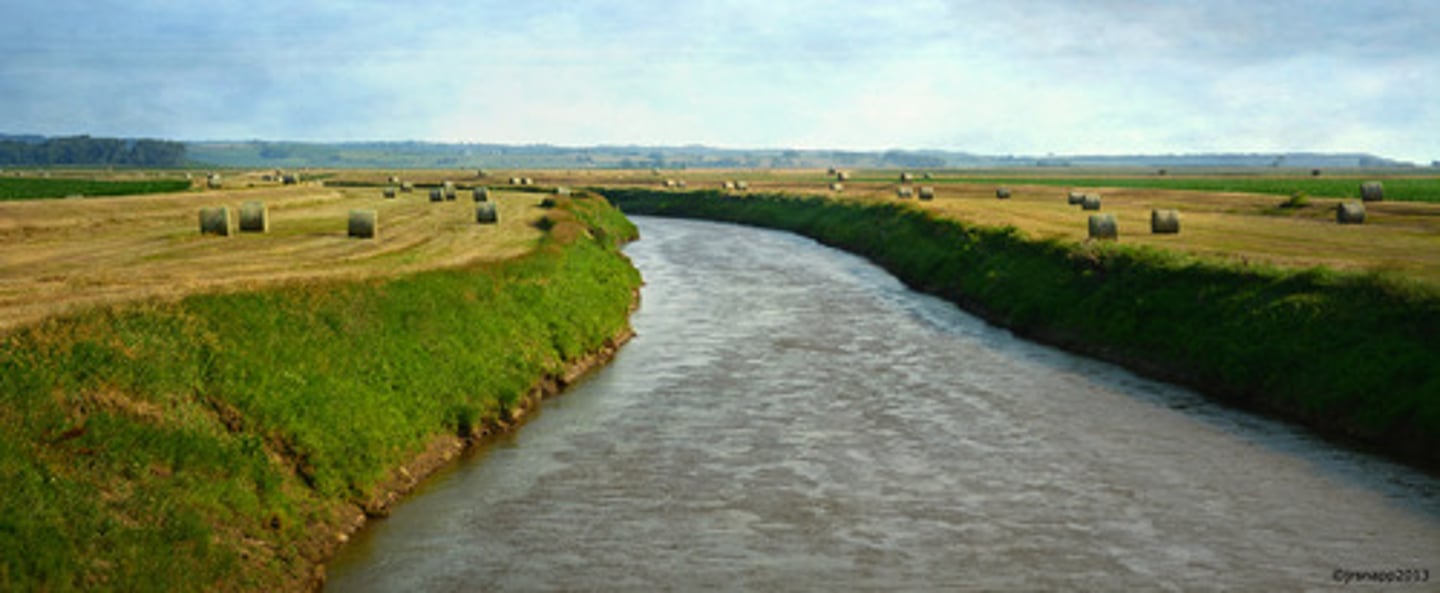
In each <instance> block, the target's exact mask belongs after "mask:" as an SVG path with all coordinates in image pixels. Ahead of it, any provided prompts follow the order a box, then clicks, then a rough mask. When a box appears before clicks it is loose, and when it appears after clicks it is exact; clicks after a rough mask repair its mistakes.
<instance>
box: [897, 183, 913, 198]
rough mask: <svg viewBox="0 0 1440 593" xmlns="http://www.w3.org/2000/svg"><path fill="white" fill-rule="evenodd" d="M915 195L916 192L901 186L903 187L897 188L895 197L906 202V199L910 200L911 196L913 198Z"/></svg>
mask: <svg viewBox="0 0 1440 593" xmlns="http://www.w3.org/2000/svg"><path fill="white" fill-rule="evenodd" d="M913 195H915V190H913V189H910V188H909V187H906V186H901V187H897V188H895V197H897V198H900V199H902V200H904V199H906V198H909V197H910V196H913Z"/></svg>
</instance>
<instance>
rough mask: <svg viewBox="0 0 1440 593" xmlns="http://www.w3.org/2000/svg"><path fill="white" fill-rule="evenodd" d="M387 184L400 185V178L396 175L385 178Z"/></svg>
mask: <svg viewBox="0 0 1440 593" xmlns="http://www.w3.org/2000/svg"><path fill="white" fill-rule="evenodd" d="M385 183H400V178H399V177H396V176H394V175H391V176H389V177H386V178H385Z"/></svg>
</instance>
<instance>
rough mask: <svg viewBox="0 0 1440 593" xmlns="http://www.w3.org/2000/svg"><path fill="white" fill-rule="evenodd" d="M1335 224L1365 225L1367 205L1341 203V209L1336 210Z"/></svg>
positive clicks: (1361, 203) (1362, 203)
mask: <svg viewBox="0 0 1440 593" xmlns="http://www.w3.org/2000/svg"><path fill="white" fill-rule="evenodd" d="M1335 222H1338V223H1340V224H1364V223H1365V203H1364V202H1341V203H1340V207H1339V208H1336V209H1335Z"/></svg>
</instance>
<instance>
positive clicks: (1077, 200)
mask: <svg viewBox="0 0 1440 593" xmlns="http://www.w3.org/2000/svg"><path fill="white" fill-rule="evenodd" d="M1084 203H1085V194H1082V193H1080V192H1078V191H1072V192H1070V198H1069V204H1070V205H1071V206H1079V205H1081V204H1084Z"/></svg>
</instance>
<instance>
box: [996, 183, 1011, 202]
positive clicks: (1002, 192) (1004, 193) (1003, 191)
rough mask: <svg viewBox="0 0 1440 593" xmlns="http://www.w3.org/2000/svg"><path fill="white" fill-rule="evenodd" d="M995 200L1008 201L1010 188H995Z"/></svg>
mask: <svg viewBox="0 0 1440 593" xmlns="http://www.w3.org/2000/svg"><path fill="white" fill-rule="evenodd" d="M995 198H996V199H998V200H1006V199H1009V198H1010V188H1008V187H1005V186H1003V185H1002V186H1000V187H997V188H995Z"/></svg>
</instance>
